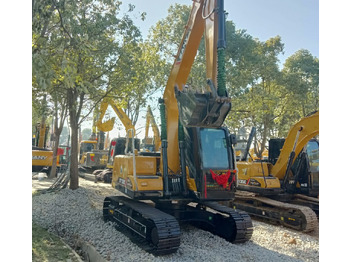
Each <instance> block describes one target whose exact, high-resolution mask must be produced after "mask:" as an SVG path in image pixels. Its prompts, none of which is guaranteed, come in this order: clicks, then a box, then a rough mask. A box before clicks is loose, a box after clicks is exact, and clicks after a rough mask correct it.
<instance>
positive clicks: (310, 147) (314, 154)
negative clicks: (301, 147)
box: [306, 141, 319, 172]
mask: <svg viewBox="0 0 350 262" xmlns="http://www.w3.org/2000/svg"><path fill="white" fill-rule="evenodd" d="M306 152H307V156H308V158H309V162H310V172H318V171H319V145H318V142H317V141H309V143H308V144H307V146H306Z"/></svg>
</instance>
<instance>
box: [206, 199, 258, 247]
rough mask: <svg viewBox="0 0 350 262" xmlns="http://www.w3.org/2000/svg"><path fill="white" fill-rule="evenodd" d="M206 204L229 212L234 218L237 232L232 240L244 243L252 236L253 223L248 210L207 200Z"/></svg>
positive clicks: (219, 210) (214, 208)
mask: <svg viewBox="0 0 350 262" xmlns="http://www.w3.org/2000/svg"><path fill="white" fill-rule="evenodd" d="M205 206H207V207H209V208H211V209H213V210H215V211H218V212H220V213H224V214H228V215H229V216H230V217H231V218H232V219H233V220H234V223H235V234H234V238H233V239H231V241H230V242H232V243H243V242H246V241H248V240H249V239H250V238H251V237H252V235H253V223H252V220H251V218H250V216H249V215H248V214H247V213H246V212H244V211H241V210H238V209H232V208H229V207H226V206H223V205H221V204H219V203H217V202H205Z"/></svg>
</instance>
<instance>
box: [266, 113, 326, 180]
mask: <svg viewBox="0 0 350 262" xmlns="http://www.w3.org/2000/svg"><path fill="white" fill-rule="evenodd" d="M318 133H319V112H316V113H314V114H312V115H310V116H307V117H304V118H302V119H301V120H300V121H299V122H298V123H296V124H295V125H294V126H293V127H292V128H291V129H290V130H289V133H288V135H287V138H286V140H285V142H284V145H283V147H282V149H281V153H280V156H279V157H278V160H277V162H276V163H275V165H274V166H273V167H272V168H271V172H270V173H271V174H272V175H273V176H275V177H278V178H279V179H283V178H284V177H285V173H286V169H287V164H288V162H289V159H290V154H291V152H294V154H293V155H294V157H293V159H291V160H292V163H293V162H294V161H295V159H296V157H297V156H298V154H299V153H300V152H301V150H302V149H303V147H304V146H305V145H306V144H307V143H308V141H309V140H310V139H311V138H313V137H314V136H316V135H318Z"/></svg>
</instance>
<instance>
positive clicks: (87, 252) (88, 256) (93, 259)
mask: <svg viewBox="0 0 350 262" xmlns="http://www.w3.org/2000/svg"><path fill="white" fill-rule="evenodd" d="M81 249H82V251H83V253H84V261H87V262H107V260H105V259H104V258H103V257H102V256H101V255H100V253H98V252H97V251H96V249H95V248H94V247H93V246H92V245H90V244H89V243H86V242H82V243H81Z"/></svg>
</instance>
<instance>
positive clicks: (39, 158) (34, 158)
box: [32, 156, 47, 160]
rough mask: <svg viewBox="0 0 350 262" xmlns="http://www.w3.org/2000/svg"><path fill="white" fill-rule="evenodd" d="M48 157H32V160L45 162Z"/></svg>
mask: <svg viewBox="0 0 350 262" xmlns="http://www.w3.org/2000/svg"><path fill="white" fill-rule="evenodd" d="M46 158H47V156H32V160H45V159H46Z"/></svg>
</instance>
